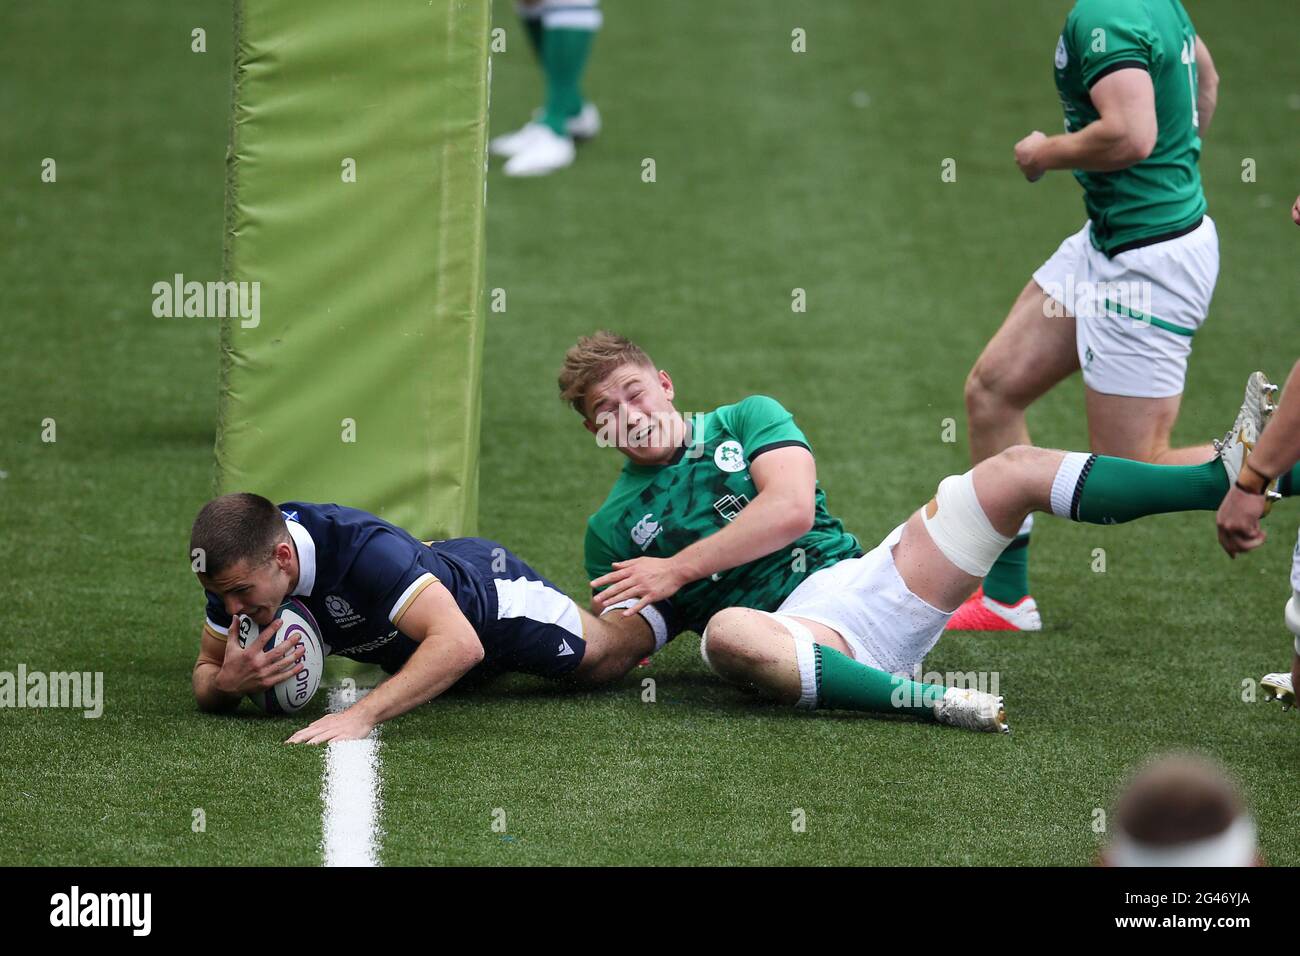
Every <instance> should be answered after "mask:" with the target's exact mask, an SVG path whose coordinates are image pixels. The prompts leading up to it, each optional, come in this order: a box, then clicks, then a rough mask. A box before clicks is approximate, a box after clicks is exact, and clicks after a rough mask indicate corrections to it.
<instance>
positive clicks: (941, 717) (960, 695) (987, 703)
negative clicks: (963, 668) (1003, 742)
mask: <svg viewBox="0 0 1300 956" xmlns="http://www.w3.org/2000/svg"><path fill="white" fill-rule="evenodd" d="M934 719H935V720H937V721H939V723H941V724H948V725H949V726H950V727H965V728H966V729H967V730H981V731H984V732H985V733H990V734H993V733H1001V734H1009V733H1011V728H1010V727H1009V726H1008V725H1007V709H1006V705H1005V704H1003V702H1002V696H1001V695H1000V694H987V693H985V692H984V691H982V690H974V689H973V688H969V687H949V688H948V689H947V690H946V691H944V694H943V699H942V700H940V701H939V702H938V703H936V704H935V705H934Z"/></svg>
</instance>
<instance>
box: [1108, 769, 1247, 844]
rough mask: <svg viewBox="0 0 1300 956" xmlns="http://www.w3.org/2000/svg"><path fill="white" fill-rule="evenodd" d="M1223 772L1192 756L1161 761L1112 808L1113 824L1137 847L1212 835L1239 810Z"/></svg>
mask: <svg viewBox="0 0 1300 956" xmlns="http://www.w3.org/2000/svg"><path fill="white" fill-rule="evenodd" d="M1243 809H1244V805H1243V802H1242V799H1241V795H1240V794H1239V793H1238V792H1237V788H1236V787H1235V786H1234V785H1233V784H1232V782H1231V781H1230V780H1229V779H1228V778H1227V776H1226V775H1225V774H1224V772H1223V771H1222V770H1220V769H1219V768H1218V767H1216V766H1215V765H1214V764H1211V763H1209V762H1207V761H1205V760H1204V759H1201V758H1198V757H1194V756H1183V755H1178V756H1172V757H1165V758H1163V759H1161V760H1158V761H1156V762H1155V763H1153V764H1151V765H1150V766H1148V767H1147V768H1146V769H1144V770H1143V771H1142V772H1141V773H1139V774H1138V775H1137V776H1136V777H1135V778H1134V779H1133V782H1132V783H1131V784H1130V785H1129V787H1128V789H1127V790H1126V791H1125V793H1124V795H1123V796H1121V797H1120V799H1119V803H1118V805H1117V806H1116V807H1115V825H1116V826H1117V827H1118V828H1119V829H1120V830H1121V831H1123V832H1124V833H1126V834H1128V836H1129V837H1130V838H1132V839H1133V840H1134V841H1136V842H1137V843H1142V844H1145V845H1146V846H1152V847H1170V846H1177V845H1179V844H1183V843H1191V842H1193V841H1196V840H1203V839H1205V838H1207V837H1211V836H1216V835H1217V834H1220V833H1222V832H1223V831H1225V830H1227V829H1228V827H1229V826H1231V825H1232V823H1233V821H1234V820H1236V819H1237V817H1238V816H1240V815H1241V813H1242V812H1243Z"/></svg>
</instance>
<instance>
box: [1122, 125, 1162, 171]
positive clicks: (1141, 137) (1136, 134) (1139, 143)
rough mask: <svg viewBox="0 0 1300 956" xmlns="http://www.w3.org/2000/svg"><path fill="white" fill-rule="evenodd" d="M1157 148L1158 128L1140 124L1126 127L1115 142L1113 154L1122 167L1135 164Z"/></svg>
mask: <svg viewBox="0 0 1300 956" xmlns="http://www.w3.org/2000/svg"><path fill="white" fill-rule="evenodd" d="M1155 148H1156V128H1155V127H1154V126H1147V125H1146V124H1140V125H1137V126H1130V127H1129V128H1128V129H1126V130H1125V131H1124V133H1123V135H1122V136H1120V138H1119V140H1118V142H1117V143H1116V144H1115V147H1114V150H1113V155H1114V157H1115V162H1116V163H1117V164H1118V165H1120V166H1121V168H1122V167H1127V166H1134V165H1136V164H1138V163H1140V162H1142V161H1143V160H1144V159H1146V158H1147V157H1148V156H1150V155H1151V153H1152V152H1153V151H1154V150H1155Z"/></svg>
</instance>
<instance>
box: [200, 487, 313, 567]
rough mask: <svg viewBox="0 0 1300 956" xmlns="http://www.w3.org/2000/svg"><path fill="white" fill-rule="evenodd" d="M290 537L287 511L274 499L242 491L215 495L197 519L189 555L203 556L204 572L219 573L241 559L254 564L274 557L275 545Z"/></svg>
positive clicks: (259, 563)
mask: <svg viewBox="0 0 1300 956" xmlns="http://www.w3.org/2000/svg"><path fill="white" fill-rule="evenodd" d="M288 540H289V529H288V528H286V527H285V524H284V515H283V514H281V513H280V509H279V508H278V507H277V506H276V505H275V503H274V502H271V501H269V500H267V499H266V498H263V497H262V496H261V495H255V494H252V493H251V492H247V491H241V492H239V493H237V494H233V495H222V496H221V497H220V498H213V499H212V500H211V501H209V502H208V503H207V504H206V505H204V506H203V507H202V508H201V509H199V515H198V517H197V518H195V519H194V527H193V529H192V530H191V531H190V555H191V556H192V557H193V556H194V555H195V552H196V550H197V551H198V553H199V554H201V555H202V556H203V571H204V573H205V574H209V575H213V574H220V573H221V572H223V571H226V570H228V569H229V568H231V567H233V566H234V565H236V564H238V563H239V562H240V561H248V562H249V563H250V564H251V565H253V566H254V567H256V566H260V565H262V564H265V563H266V562H267V561H270V560H271V555H272V554H273V553H274V552H275V546H276V545H277V544H279V543H280V542H281V541H288Z"/></svg>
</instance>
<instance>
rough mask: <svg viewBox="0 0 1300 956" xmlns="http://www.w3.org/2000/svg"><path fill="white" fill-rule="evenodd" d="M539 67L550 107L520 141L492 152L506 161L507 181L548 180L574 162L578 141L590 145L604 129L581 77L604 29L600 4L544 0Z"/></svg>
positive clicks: (517, 138) (495, 147) (496, 145)
mask: <svg viewBox="0 0 1300 956" xmlns="http://www.w3.org/2000/svg"><path fill="white" fill-rule="evenodd" d="M541 14H542V16H541V48H540V53H541V61H542V71H543V72H544V73H545V75H546V102H545V105H544V106H543V108H542V111H541V116H540V118H538V119H537V120H536V121H535V122H532V123H529V124H528V125H527V126H526V127H524V129H523V130H521V131H520V134H519V135H518V136H515V137H512V138H510V139H502V140H498V141H494V145H493V151H494V152H495V153H497V154H498V155H502V156H508V157H509V159H508V160H507V161H506V164H505V167H504V171H505V174H506V175H507V176H545V175H547V174H548V173H552V172H555V171H556V170H558V169H563V168H564V167H566V166H568V165H569V164H570V163H572V162H573V160H574V157H575V156H576V151H575V148H574V140H575V139H590V138H591V137H593V136H595V135H596V133H597V132H598V131H599V129H600V114H599V112H598V111H597V110H596V107H595V105H594V104H592V103H589V102H587V101H586V99H585V98H584V97H583V93H582V77H583V74H584V73H585V72H586V67H587V59H588V56H589V55H590V53H591V43H592V38H593V37H594V36H595V34H596V31H597V30H598V29H599V28H600V26H601V21H602V15H601V11H600V8H599V6H598V5H597V0H543V3H542V5H541Z"/></svg>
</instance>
